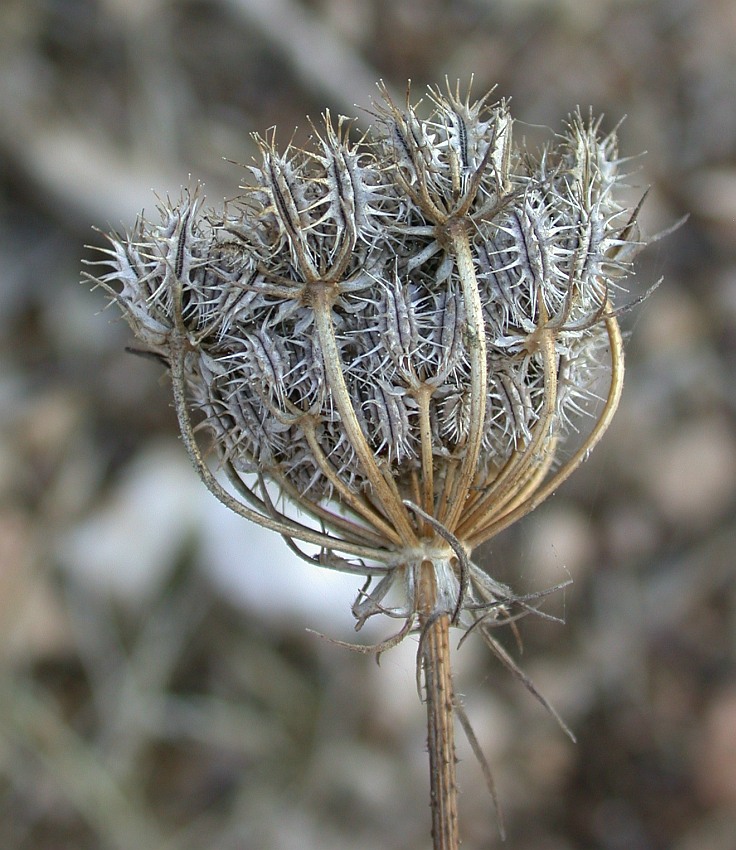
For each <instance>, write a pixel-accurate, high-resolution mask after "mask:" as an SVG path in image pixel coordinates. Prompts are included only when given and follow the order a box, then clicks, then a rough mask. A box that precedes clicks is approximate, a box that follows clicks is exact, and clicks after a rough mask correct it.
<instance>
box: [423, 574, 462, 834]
mask: <svg viewBox="0 0 736 850" xmlns="http://www.w3.org/2000/svg"><path fill="white" fill-rule="evenodd" d="M418 590H419V599H418V602H419V620H420V624H421V627H422V639H421V644H420V659H419V660H420V663H421V669H422V673H423V675H424V695H425V696H424V698H425V703H426V706H427V750H428V752H429V794H430V809H431V812H432V842H433V848H434V850H458V848H459V846H460V836H459V832H458V811H457V779H456V761H457V760H456V757H455V714H454V709H455V694H454V690H453V684H452V669H451V661H450V616H449V614H441V615H440V616H436V614H435V613H434V612H435V607H436V602H437V586H436V579H435V570H434V564H432V562H431V561H424V562H423V563H422V565H421V572H420V577H419V588H418Z"/></svg>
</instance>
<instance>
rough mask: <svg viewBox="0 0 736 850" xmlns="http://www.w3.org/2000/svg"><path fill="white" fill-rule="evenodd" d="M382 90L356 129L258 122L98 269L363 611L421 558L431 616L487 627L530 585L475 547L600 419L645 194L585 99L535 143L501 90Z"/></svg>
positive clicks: (236, 498)
mask: <svg viewBox="0 0 736 850" xmlns="http://www.w3.org/2000/svg"><path fill="white" fill-rule="evenodd" d="M382 94H383V100H382V102H381V103H380V104H378V105H377V106H376V108H375V112H374V114H373V115H374V125H373V127H372V129H371V130H370V131H369V132H368V133H366V134H365V135H364V136H363V137H362V138H360V139H358V140H356V141H351V140H350V138H349V135H350V134H349V130H350V125H349V123H348V122H347V121H346V120H344V119H340V120H338V121H337V122H336V123H335V122H333V121H332V119H331V118H330V116H329V114H326V115H325V117H324V122H323V126H322V127H321V128H318V129H315V131H314V136H313V142H312V145H311V148H310V149H309V150H300V149H295V148H292V147H291V146H289V147H287V149H286V150H285V151H284V152H279V150H278V149H277V147H276V145H275V141H274V139H273V137H271V138H269V139H264V138H261V137H259V136H256V137H255V139H256V142H257V144H258V147H259V149H260V158H259V159H258V161H257V162H256V164H254V165H252V166H251V167H250V168H249V169H248V171H249V176H250V179H249V182H248V184H247V185H246V186H245V187H243V193H242V195H240V196H239V197H238V198H237V199H236V200H235V201H234V202H232V203H230V204H229V206H227V207H226V209H225V210H224V211H222V212H215V211H208V210H205V209H204V208H203V206H202V197H201V193H200V191H199V189H194V190H192V191H189V190H188V191H185V192H184V193H183V195H182V197H181V199H180V200H179V201H177V202H175V203H174V202H171V201H166V202H164V203H162V204H161V206H160V215H161V220H160V223H154V222H151V221H147V220H145V219H143V218H141V219H140V220H139V221H138V222H137V224H136V225H135V227H134V228H133V230H132V231H131V232H130V233H128V234H126V235H124V236H118V235H114V236H111V237H110V241H111V248H110V249H109V250H107V252H106V253H107V256H106V257H105V259H104V260H103V261H102V262H101V264H102V266H103V269H102V271H101V272H100V273H99V274H98V275H97V276H96V277H94V278H93V280H95V281H96V282H97V283H100V284H102V285H103V286H104V287H105V288H106V289H107V290H108V291H109V292H110V293H111V294H112V296H113V297H114V299H115V301H117V303H118V304H119V305H120V307H121V308H122V311H123V314H124V315H125V318H126V319H127V320H128V322H129V324H130V326H131V328H132V329H133V331H134V333H135V334H136V336H137V337H138V338H139V339H140V340H141V342H143V343H144V344H145V345H146V346H147V347H148V348H149V349H150V350H152V351H154V352H156V353H157V354H159V355H161V356H162V357H163V358H164V359H165V360H166V362H167V363H169V364H170V367H171V373H172V376H173V383H174V393H175V399H176V405H177V411H178V415H179V422H180V425H181V429H182V433H183V435H184V440H185V444H186V446H187V448H188V450H189V452H190V455H191V456H192V459H193V460H194V462H195V464H196V466H197V468H198V470H199V472H200V474H201V475H202V477H203V479H204V480H205V483H206V484H207V486H208V487H210V489H211V490H212V491H213V492H214V493H215V494H216V495H217V496H218V497H219V498H220V499H221V500H222V501H224V502H225V503H226V504H228V505H229V506H230V507H231V508H233V509H234V510H236V511H237V512H238V513H240V514H242V515H243V516H246V517H248V518H249V519H251V520H254V521H255V522H258V523H260V524H261V525H264V526H267V527H269V528H272V529H274V530H276V531H278V532H280V533H281V534H282V535H284V536H285V537H286V538H287V539H288V540H289V541H290V543H291V545H293V546H295V544H294V541H295V540H301V541H304V542H307V543H312V544H316V545H317V546H318V547H319V548H320V554H319V555H317V556H314V557H313V558H310V559H311V560H315V561H317V562H319V563H321V564H323V565H325V566H329V567H332V568H336V569H342V570H346V571H349V572H354V573H358V574H363V575H366V576H368V577H373V578H374V579H378V582H377V584H376V585H375V586H373V587H372V588H371V589H369V586H366V587H364V589H363V591H362V592H361V594H360V596H359V598H358V600H357V602H356V604H355V606H354V613H355V615H356V617H357V618H358V622H359V625H360V623H362V622H363V621H364V620H365V619H366V618H367V617H369V616H371V615H372V614H375V613H378V612H382V613H388V614H391V615H394V616H399V617H403V618H405V619H406V624H405V628H404V629H403V630H402V632H401V634H402V635H403V634H405V633H406V632H408V631H409V630H410V629H411V628H412V627H413V626H414V625H415V624H416V622H417V614H418V613H419V614H421V613H422V612H421V606H420V604H419V601H418V600H419V595H420V594H419V590H418V588H419V584H420V571H421V569H422V565H423V564H424V565H427V564H430V565H431V569H432V571H433V581H434V586H435V587H434V591H433V595H432V602H431V608H432V610H431V612H430V613H431V614H432V616H441V615H446V614H449V615H452V617H453V619H454V621H455V622H457V623H460V624H463V625H465V626H469V625H471V624H473V623H477V622H478V621H479V620H480V621H481V622H480V625H481V626H482V627H483V628H481V629H480V631H481V632H486V638H487V640H489V642H491V643H492V644H493V645H495V641H493V640H492V639H491V638H490V634H488V629H489V628H490V624H491V622H490V621H491V620H492V619H493V618H494V617H496V618H497V617H502V618H503V615H504V614H506V615H507V612H508V610H509V603H510V602H511V601H519V600H518V599H517V600H514V599H513V597H512V596H511V594H510V591H508V590H507V589H506V588H504V587H503V586H502V585H500V584H498V583H496V582H495V581H494V580H493V579H492V578H491V577H489V576H488V575H487V574H486V573H485V572H483V571H482V570H480V569H479V568H477V567H476V566H475V565H474V564H473V563H472V562H471V561H470V560H469V555H470V553H471V552H472V550H473V549H474V548H475V547H476V546H477V545H478V544H480V543H482V542H483V541H485V540H488V539H489V538H491V537H492V536H493V535H495V534H496V533H498V532H499V531H500V530H502V529H503V528H505V527H507V526H508V525H509V524H510V523H511V522H513V521H514V520H516V519H517V518H519V517H521V516H523V515H524V514H526V513H528V512H529V511H530V510H532V509H533V508H534V507H535V506H536V505H538V504H539V503H540V502H541V501H542V500H543V499H544V498H545V497H546V496H547V495H549V494H550V493H551V492H552V490H553V489H554V488H555V487H556V486H557V485H558V484H559V483H560V482H561V481H562V480H564V479H565V478H566V477H567V476H568V475H569V474H570V473H571V472H572V471H573V470H574V469H575V468H576V467H577V466H578V465H579V463H580V462H581V461H582V460H583V459H584V457H585V456H587V453H588V452H589V451H590V449H591V448H592V447H593V446H594V445H595V443H596V442H597V441H598V440H599V438H600V436H601V435H602V433H603V431H604V430H605V429H606V427H607V425H608V424H609V421H610V419H611V416H612V415H613V412H614V410H615V407H616V405H617V402H618V398H619V394H620V389H621V383H622V378H623V360H622V348H621V338H620V334H619V329H618V325H617V321H616V307H615V306H614V304H613V300H614V295H615V294H616V293H617V290H619V289H620V288H621V287H620V281H621V279H622V278H623V277H625V276H626V275H627V274H629V273H630V265H629V264H630V261H631V259H632V258H633V256H634V255H635V254H636V252H637V251H638V249H639V247H640V245H641V243H640V241H639V239H638V236H637V233H636V224H635V220H636V213H637V209H633V210H632V209H627V208H626V207H625V205H624V204H623V202H622V201H621V200H620V194H621V192H620V188H621V185H622V184H621V181H622V177H621V175H620V174H619V170H618V166H619V160H618V154H617V149H616V138H615V135H613V134H611V135H607V136H601V135H600V132H599V122H598V121H595V120H593V119H592V118H588V119H585V118H583V116H582V115H581V114H579V113H578V114H575V115H573V116H572V117H571V118H570V119H569V121H568V123H567V126H566V127H565V128H564V130H563V132H562V133H561V134H559V135H558V136H556V137H555V138H554V139H553V141H552V142H551V143H550V144H549V145H548V146H547V147H545V148H543V149H542V150H541V151H540V152H538V153H533V152H531V151H529V150H526V149H525V148H524V147H523V146H519V145H516V144H515V143H514V140H513V138H512V129H513V122H512V119H511V116H510V113H509V109H508V106H507V104H506V103H505V102H503V101H501V102H498V103H495V104H490V103H489V102H488V97H486V98H483V99H481V100H479V101H477V102H471V101H470V99H469V97H462V96H461V95H460V92H459V90H455V91H452V90H450V89H449V88H448V90H447V92H442V91H440V90H439V89H436V90H435V89H432V90H430V91H429V94H428V98H427V103H426V105H424V106H423V105H422V104H417V105H412V104H411V101H410V99H409V97H407V102H406V104H405V105H404V106H402V107H400V106H397V105H396V104H395V103H394V102H393V101H392V100H391V99H390V97H389V96H388V95H387V93H386V92H385V90H383V89H382ZM192 408H198V409H199V411H200V412H201V414H203V419H204V422H205V423H206V425H207V428H208V430H209V432H210V434H211V438H212V450H213V451H214V453H215V455H216V458H217V466H218V467H219V468H220V469H221V470H223V471H224V472H225V473H226V475H227V478H228V479H229V487H228V488H225V487H224V486H223V485H222V484H221V483H220V482H219V481H218V480H217V479H215V478H214V477H213V475H212V473H211V472H210V470H209V468H208V466H207V465H206V464H205V462H204V461H203V459H202V456H201V455H200V451H199V448H198V446H197V442H196V440H195V437H194V434H193V428H192V424H191V419H190V411H191V409H192ZM580 414H585V416H583V417H581V416H580ZM586 425H587V426H588V429H589V430H588V433H587V434H582V435H581V434H580V433H578V431H579V429H580V428H581V427H582V426H586ZM570 432H573V433H574V436H575V441H576V445H575V446H574V447H573V448H572V449H571V448H569V447H566V446H565V442H566V437H567V436H568V434H569V433H570ZM396 589H398V590H399V591H400V593H399V595H398V600H399V601H398V603H396V604H394V607H391V608H388V607H386V602H385V600H386V599H387V596H388V594H389V591H391V590H396ZM424 613H425V614H426V613H427V612H426V610H425V611H424ZM419 619H421V617H419Z"/></svg>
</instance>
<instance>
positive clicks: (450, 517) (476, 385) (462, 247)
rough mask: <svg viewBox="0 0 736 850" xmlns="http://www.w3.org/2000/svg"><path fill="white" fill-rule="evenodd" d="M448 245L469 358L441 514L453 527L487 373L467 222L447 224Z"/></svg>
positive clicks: (466, 484)
mask: <svg viewBox="0 0 736 850" xmlns="http://www.w3.org/2000/svg"><path fill="white" fill-rule="evenodd" d="M448 236H449V238H450V241H451V244H452V249H453V252H454V255H455V264H456V266H457V272H458V277H459V278H460V284H461V286H462V290H463V299H464V301H465V312H466V316H467V327H466V345H467V348H468V358H469V360H470V423H469V426H468V437H467V440H466V443H465V446H464V454H463V458H462V463H461V466H460V476H459V478H458V479H457V480H456V481H455V489H454V492H453V494H452V497H451V500H450V502H449V505H448V513H447V516H446V517H443V518H442V522H443V524H444V525H445V526H446V527H447V528H449V529H450V531H454V530H455V527H456V525H457V523H458V520H459V519H460V516H461V514H462V512H463V509H464V508H465V502H466V500H467V498H468V494H469V492H470V490H471V488H472V486H473V479H474V478H475V472H476V469H477V467H478V456H479V455H480V451H481V444H482V441H483V423H484V421H485V416H486V403H487V393H488V386H487V383H488V375H487V365H486V328H485V321H484V319H483V305H482V304H481V300H480V291H479V289H478V280H477V278H476V276H475V266H474V265H473V254H472V252H471V250H470V241H469V239H468V232H467V225H466V224H465V223H464V222H461V221H456V222H453V223H452V224H451V225H450V226H449V228H448Z"/></svg>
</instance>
